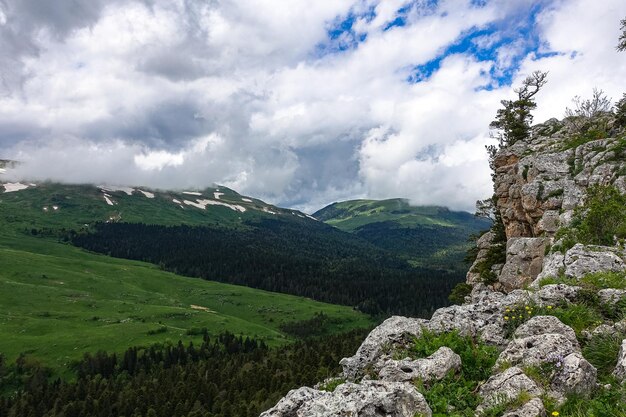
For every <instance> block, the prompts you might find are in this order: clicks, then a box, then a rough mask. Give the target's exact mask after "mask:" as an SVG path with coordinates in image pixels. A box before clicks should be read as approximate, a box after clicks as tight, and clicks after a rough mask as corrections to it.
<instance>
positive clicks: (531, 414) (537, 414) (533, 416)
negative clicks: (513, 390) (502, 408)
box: [502, 398, 546, 417]
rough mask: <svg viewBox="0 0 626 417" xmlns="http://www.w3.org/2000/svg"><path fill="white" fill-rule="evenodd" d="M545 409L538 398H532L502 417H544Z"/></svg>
mask: <svg viewBox="0 0 626 417" xmlns="http://www.w3.org/2000/svg"><path fill="white" fill-rule="evenodd" d="M545 415H546V409H545V407H544V406H543V402H542V401H541V400H540V399H539V398H533V399H531V400H530V401H528V402H527V403H526V404H524V405H523V406H521V407H520V408H518V409H516V410H513V411H509V412H507V413H504V414H503V415H502V417H544V416H545Z"/></svg>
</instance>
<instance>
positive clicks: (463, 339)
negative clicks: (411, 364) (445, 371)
mask: <svg viewBox="0 0 626 417" xmlns="http://www.w3.org/2000/svg"><path fill="white" fill-rule="evenodd" d="M442 346H447V347H449V348H450V349H452V350H453V351H454V352H455V353H456V354H458V355H459V356H460V357H461V370H460V371H459V372H458V373H456V374H455V373H450V374H449V375H447V376H446V377H445V378H444V379H442V380H441V381H437V382H433V383H431V384H429V385H426V384H424V383H422V382H420V381H417V382H416V386H417V388H418V390H419V391H420V392H421V393H423V394H424V397H425V398H426V401H427V402H428V404H429V405H430V407H431V409H432V411H433V417H443V416H450V417H466V416H467V417H469V416H474V410H475V409H476V407H477V406H478V404H479V402H480V398H479V397H478V395H476V391H477V389H478V386H479V385H480V383H481V382H484V381H486V380H487V379H488V378H489V375H490V374H491V368H492V367H493V365H494V364H495V362H496V358H497V356H498V350H497V348H495V347H493V346H487V345H485V344H483V343H482V342H480V341H478V340H475V339H473V338H471V337H468V336H461V335H459V333H458V332H456V331H454V332H450V333H442V334H435V333H433V332H429V331H424V333H423V334H422V336H421V337H419V338H416V339H415V340H414V342H413V344H412V346H411V347H410V348H409V350H408V351H407V352H404V353H406V354H408V355H409V356H410V357H412V358H424V357H426V356H429V355H432V354H433V353H435V351H437V349H439V348H440V347H442ZM404 353H403V354H402V356H404Z"/></svg>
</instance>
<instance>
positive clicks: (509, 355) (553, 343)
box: [496, 333, 579, 367]
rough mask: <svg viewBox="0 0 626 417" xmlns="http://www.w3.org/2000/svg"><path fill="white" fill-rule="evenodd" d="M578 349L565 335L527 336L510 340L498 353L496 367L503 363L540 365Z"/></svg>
mask: <svg viewBox="0 0 626 417" xmlns="http://www.w3.org/2000/svg"><path fill="white" fill-rule="evenodd" d="M578 351H579V347H578V345H574V344H573V343H572V342H570V341H569V339H568V338H567V337H566V336H563V335H561V334H555V333H548V334H541V335H537V336H529V337H524V338H521V339H514V340H512V341H511V342H510V343H509V344H508V346H507V347H506V349H505V350H504V351H503V352H502V353H500V356H498V360H497V361H496V367H499V366H501V365H504V364H510V365H522V366H541V365H542V364H543V363H546V362H550V361H552V360H553V358H555V357H563V358H564V357H566V356H567V355H569V354H570V353H575V352H578Z"/></svg>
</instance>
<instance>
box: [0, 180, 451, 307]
mask: <svg viewBox="0 0 626 417" xmlns="http://www.w3.org/2000/svg"><path fill="white" fill-rule="evenodd" d="M1 187H3V188H4V192H2V193H0V207H1V208H2V210H3V218H2V219H1V220H0V222H2V224H3V227H5V228H7V230H13V231H14V232H15V233H22V234H27V235H31V236H39V237H43V238H50V239H57V240H62V241H64V242H69V243H73V244H74V245H77V246H81V247H83V248H85V249H88V250H90V251H94V252H99V253H102V254H105V255H110V256H115V257H118V258H126V259H132V260H140V261H146V262H151V263H153V264H156V265H159V266H160V267H161V268H162V269H165V270H167V271H170V272H174V273H177V274H181V275H186V276H191V277H200V278H204V279H209V280H213V281H220V282H224V283H230V284H238V285H245V286H248V287H252V288H258V289H263V290H268V291H274V292H280V293H286V294H291V295H296V296H305V297H309V298H313V299H315V300H318V301H323V302H329V303H334V304H342V305H346V306H350V307H355V306H356V307H358V308H359V309H360V310H361V311H363V312H366V313H369V314H375V315H380V314H382V315H389V314H416V315H422V316H425V315H428V314H431V312H432V311H433V310H434V309H435V308H436V307H439V306H442V305H445V304H447V303H448V301H447V294H449V292H450V290H451V289H452V287H453V286H454V285H455V284H456V283H458V282H459V281H461V280H462V277H461V276H459V275H458V274H456V275H453V274H449V273H447V272H445V271H438V270H436V269H433V268H430V267H424V268H420V267H415V266H413V265H410V264H409V263H408V262H407V261H406V259H405V258H403V257H401V256H399V255H397V254H395V253H393V252H392V251H390V250H385V249H381V248H379V247H377V246H375V245H372V244H371V243H369V242H368V241H366V240H365V239H362V238H360V237H358V236H355V235H353V234H350V233H346V232H342V231H340V230H338V229H336V228H333V227H330V226H328V225H326V224H324V223H322V222H319V221H317V220H315V219H313V218H312V217H311V216H308V215H306V214H303V213H301V212H299V211H296V210H289V209H282V208H279V207H275V206H273V205H269V204H266V203H264V202H263V201H261V200H258V199H255V198H251V197H246V196H242V195H240V194H238V193H236V192H235V191H233V190H230V189H228V188H225V187H214V188H207V189H204V190H193V191H162V190H148V189H145V188H129V187H114V186H104V185H102V186H92V185H63V184H55V183H38V184H30V183H17V182H5V183H3V185H2V186H1ZM400 289H402V291H401V290H400ZM420 294H423V295H426V296H420Z"/></svg>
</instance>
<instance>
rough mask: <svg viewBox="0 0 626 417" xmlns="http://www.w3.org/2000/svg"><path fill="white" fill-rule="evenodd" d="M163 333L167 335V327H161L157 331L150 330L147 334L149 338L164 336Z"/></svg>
mask: <svg viewBox="0 0 626 417" xmlns="http://www.w3.org/2000/svg"><path fill="white" fill-rule="evenodd" d="M162 333H167V327H166V326H160V327H157V328H156V329H150V330H148V332H147V334H148V336H153V335H155V334H162Z"/></svg>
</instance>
